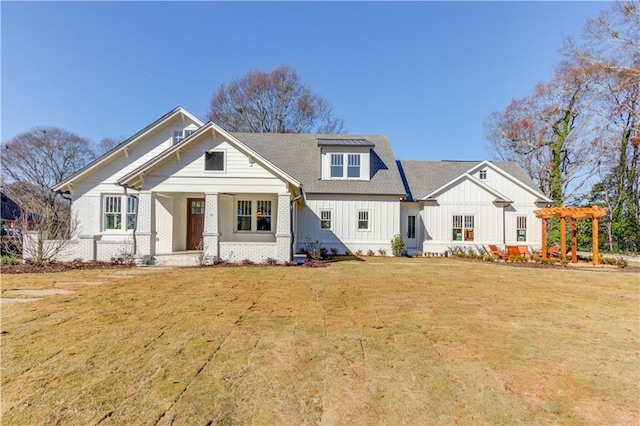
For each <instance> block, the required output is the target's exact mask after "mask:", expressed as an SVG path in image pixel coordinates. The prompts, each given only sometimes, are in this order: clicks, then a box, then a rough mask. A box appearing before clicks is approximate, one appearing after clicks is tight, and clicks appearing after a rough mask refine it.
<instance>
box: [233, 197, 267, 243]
mask: <svg viewBox="0 0 640 426" xmlns="http://www.w3.org/2000/svg"><path fill="white" fill-rule="evenodd" d="M243 201H245V202H249V203H250V209H251V211H250V213H249V214H248V215H240V214H239V213H240V211H239V208H238V207H239V203H240V202H243ZM265 202H266V203H270V206H269V215H267V216H268V217H270V218H271V221H270V226H271V229H269V230H259V229H258V209H259V207H260V203H265ZM275 206H276V200H274V199H273V198H268V197H260V196H248V197H243V196H238V197H236V198H235V199H234V209H235V222H234V226H233V232H234V233H238V234H275V231H276V222H275V218H276V216H277V215H276V213H277V212H276V211H275ZM240 216H244V217H251V229H243V230H239V229H238V219H239V217H240Z"/></svg>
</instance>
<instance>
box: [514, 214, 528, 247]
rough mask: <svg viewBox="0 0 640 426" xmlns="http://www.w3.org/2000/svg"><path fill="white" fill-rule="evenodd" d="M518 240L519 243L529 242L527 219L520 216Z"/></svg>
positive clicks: (517, 228) (517, 227)
mask: <svg viewBox="0 0 640 426" xmlns="http://www.w3.org/2000/svg"><path fill="white" fill-rule="evenodd" d="M516 240H517V241H518V242H524V241H527V217H526V216H518V217H517V218H516Z"/></svg>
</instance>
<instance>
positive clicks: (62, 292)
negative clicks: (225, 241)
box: [0, 266, 173, 305]
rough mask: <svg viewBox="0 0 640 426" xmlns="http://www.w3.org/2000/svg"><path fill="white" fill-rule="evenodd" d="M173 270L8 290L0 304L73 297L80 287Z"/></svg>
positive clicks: (136, 270) (119, 273) (119, 272)
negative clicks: (55, 297)
mask: <svg viewBox="0 0 640 426" xmlns="http://www.w3.org/2000/svg"><path fill="white" fill-rule="evenodd" d="M171 269H173V268H172V267H166V266H153V267H137V268H131V269H126V270H122V269H119V270H116V271H113V272H111V273H108V274H101V275H96V276H95V277H93V278H96V279H97V280H96V281H59V282H54V283H53V287H54V288H49V289H22V290H6V291H3V292H2V296H3V297H2V298H0V304H2V305H5V304H14V303H28V302H37V301H39V300H42V299H43V296H45V297H46V296H71V295H74V294H76V290H75V289H77V288H79V287H86V286H101V285H106V284H110V283H113V282H115V281H117V280H122V279H127V278H134V277H137V276H140V275H144V274H149V273H153V272H162V271H168V270H171ZM14 295H15V296H27V297H4V296H14Z"/></svg>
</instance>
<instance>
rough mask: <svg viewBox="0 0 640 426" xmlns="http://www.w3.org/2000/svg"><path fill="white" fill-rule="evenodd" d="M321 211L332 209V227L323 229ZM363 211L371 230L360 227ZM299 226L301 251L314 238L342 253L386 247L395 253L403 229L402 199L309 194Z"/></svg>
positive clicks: (300, 213) (301, 210) (297, 224)
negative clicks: (395, 238)
mask: <svg viewBox="0 0 640 426" xmlns="http://www.w3.org/2000/svg"><path fill="white" fill-rule="evenodd" d="M321 210H329V211H331V229H330V230H326V229H321V228H320V211H321ZM360 211H367V212H369V229H368V230H367V231H361V230H358V212H360ZM296 228H297V232H296V235H297V239H296V246H297V249H298V250H300V249H302V248H304V247H305V243H306V242H307V241H308V240H310V241H319V242H320V243H321V244H322V247H324V248H326V249H330V248H332V247H335V248H337V249H338V250H339V251H340V253H344V251H345V250H346V249H348V250H350V251H351V252H355V251H356V250H363V251H364V252H366V251H367V250H374V251H376V252H377V250H378V249H385V250H387V254H391V239H392V238H393V236H394V235H395V234H397V233H398V230H399V229H400V201H399V199H398V197H385V196H380V197H374V196H368V197H367V196H361V195H346V196H336V195H322V194H307V205H306V206H305V207H302V208H300V209H299V210H298V211H297V217H296Z"/></svg>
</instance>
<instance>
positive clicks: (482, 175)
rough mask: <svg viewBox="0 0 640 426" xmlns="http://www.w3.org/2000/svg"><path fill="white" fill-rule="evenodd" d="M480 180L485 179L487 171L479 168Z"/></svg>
mask: <svg viewBox="0 0 640 426" xmlns="http://www.w3.org/2000/svg"><path fill="white" fill-rule="evenodd" d="M480 180H487V171H486V170H480Z"/></svg>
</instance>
